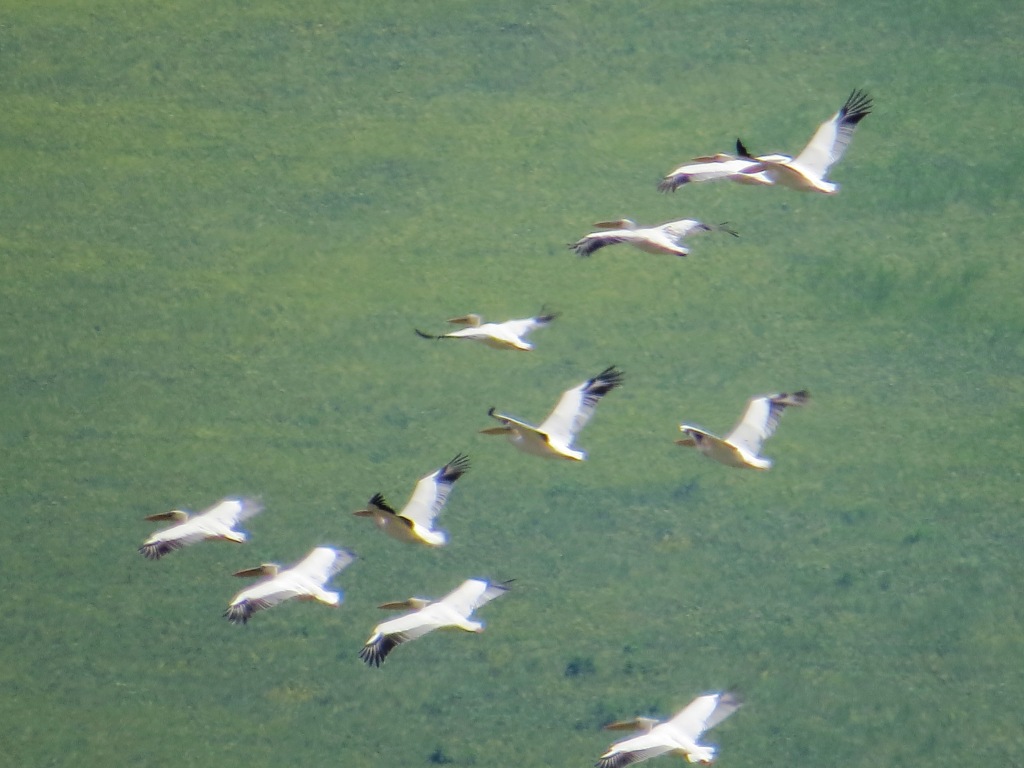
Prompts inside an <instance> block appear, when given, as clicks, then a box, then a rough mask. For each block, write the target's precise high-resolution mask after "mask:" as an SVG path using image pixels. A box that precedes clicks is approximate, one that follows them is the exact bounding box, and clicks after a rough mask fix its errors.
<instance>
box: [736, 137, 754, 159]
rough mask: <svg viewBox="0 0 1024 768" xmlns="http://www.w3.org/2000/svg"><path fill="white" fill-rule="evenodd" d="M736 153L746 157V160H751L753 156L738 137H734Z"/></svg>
mask: <svg viewBox="0 0 1024 768" xmlns="http://www.w3.org/2000/svg"><path fill="white" fill-rule="evenodd" d="M736 154H737V155H739V156H740V157H742V158H745V159H747V160H753V159H754V156H753V155H752V154H750V150H749V149H747V145H746V144H744V143H743V140H742V139H740V138H738V137H737V139H736Z"/></svg>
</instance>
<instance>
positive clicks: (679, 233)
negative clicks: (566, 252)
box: [569, 219, 739, 256]
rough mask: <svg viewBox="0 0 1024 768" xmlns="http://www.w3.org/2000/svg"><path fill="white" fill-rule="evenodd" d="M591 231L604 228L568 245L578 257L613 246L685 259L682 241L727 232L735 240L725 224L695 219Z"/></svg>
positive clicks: (626, 222) (608, 225)
mask: <svg viewBox="0 0 1024 768" xmlns="http://www.w3.org/2000/svg"><path fill="white" fill-rule="evenodd" d="M594 226H595V227H604V228H605V229H604V231H601V232H591V233H590V234H589V235H585V236H584V237H582V238H580V239H579V240H577V241H576V242H575V243H570V244H569V247H570V248H572V249H573V250H574V251H576V253H577V254H578V255H579V256H590V255H591V254H593V253H594V251H597V250H598V249H600V248H604V247H606V246H609V245H615V244H617V243H627V244H629V245H632V246H633V247H634V248H638V249H639V250H641V251H643V252H644V253H653V254H656V255H669V256H686V255H687V254H689V253H690V249H689V248H687V247H686V245H685V244H684V243H683V238H685V237H689V236H690V235H693V234H697V233H700V232H728V233H729V234H730V235H732V236H733V237H739V235H737V234H736V231H735V230H733V229H730V228H729V226H728V223H722V224H705V223H704V222H702V221H697V220H695V219H680V220H678V221H670V222H667V223H665V224H660V225H658V226H656V227H640V226H638V225H637V223H636V222H635V221H633V220H632V219H617V220H615V221H599V222H597V223H596V224H595V225H594Z"/></svg>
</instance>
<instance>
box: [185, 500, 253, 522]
mask: <svg viewBox="0 0 1024 768" xmlns="http://www.w3.org/2000/svg"><path fill="white" fill-rule="evenodd" d="M262 511H263V504H261V503H260V502H259V500H257V499H244V498H239V499H224V500H223V501H221V502H219V503H218V504H216V505H214V506H212V507H210V508H209V509H208V510H206V511H205V512H203V513H202V514H201V515H197V517H198V518H201V519H204V520H208V521H216V522H218V523H221V524H223V525H225V526H227V527H229V528H231V527H234V525H235V524H236V523H239V522H241V521H242V520H247V519H249V518H250V517H252V516H253V515H256V514H259V513H260V512H262Z"/></svg>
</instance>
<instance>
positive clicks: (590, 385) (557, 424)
mask: <svg viewBox="0 0 1024 768" xmlns="http://www.w3.org/2000/svg"><path fill="white" fill-rule="evenodd" d="M622 377H623V373H622V371H620V370H618V369H617V368H616V367H615V366H614V365H610V366H608V367H607V368H605V369H604V370H603V371H601V372H600V373H599V374H597V376H595V377H594V378H592V379H587V380H586V381H584V382H583V383H582V384H580V385H579V386H576V387H573V388H572V389H567V390H566V391H565V392H563V393H562V397H561V399H559V401H558V405H556V406H555V409H554V410H553V411H552V412H551V413H550V414H548V417H547V418H546V419H544V421H543V422H542V423H541V425H540V426H539V427H532V426H530V425H529V424H526V423H524V422H522V421H518V420H516V419H513V418H512V417H510V416H505V415H503V414H500V413H496V412H495V410H494V408H491V409H490V410H489V411H487V415H488V416H491V417H492V418H495V419H497V420H498V421H499V422H501V426H500V427H489V428H488V429H482V430H480V431H481V433H483V434H485V435H508V439H509V440H510V441H511V442H512V444H513V445H514V446H516V448H518V449H519V450H521V451H524V452H526V453H532V454H533V455H534V456H543V457H545V458H559V459H572V460H574V461H583V460H584V459H586V458H587V454H586V451H580V450H577V449H575V448H573V442H574V441H575V440H576V435H578V434H579V431H580V430H581V429H583V427H584V425H585V424H586V423H587V422H588V421H589V420H590V417H591V416H593V415H594V409H595V408H597V403H598V401H599V400H600V399H601V398H602V397H604V396H605V395H606V394H608V393H609V392H611V391H612V390H613V389H615V388H616V387H618V386H620V385H621V384H622Z"/></svg>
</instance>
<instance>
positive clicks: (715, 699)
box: [668, 691, 742, 742]
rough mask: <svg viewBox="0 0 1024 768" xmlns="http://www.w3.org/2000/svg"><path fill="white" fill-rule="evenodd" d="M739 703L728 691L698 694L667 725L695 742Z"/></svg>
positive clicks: (734, 695)
mask: <svg viewBox="0 0 1024 768" xmlns="http://www.w3.org/2000/svg"><path fill="white" fill-rule="evenodd" d="M741 703H742V702H741V701H740V699H739V697H738V696H737V695H736V694H734V693H731V692H728V691H727V692H724V693H709V694H706V695H704V696H698V697H697V698H696V699H694V700H693V701H691V702H690V703H689V704H687V705H686V707H685V708H684V709H683V710H682V711H681V712H679V713H678V714H677V715H676V716H675V717H673V718H672V719H671V720H669V721H668V725H669V727H671V728H673V729H675V730H677V731H679V732H681V733H683V734H685V735H686V736H687V737H688V738H689V740H690V741H693V742H696V741H697V739H698V738H700V735H701V734H702V733H704V731H707V730H710V729H712V728H714V727H715V726H716V725H718V724H719V723H720V722H722V721H723V720H725V718H727V717H728V716H729V715H731V714H732V713H733V712H735V711H736V710H737V709H739V708H740V705H741Z"/></svg>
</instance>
